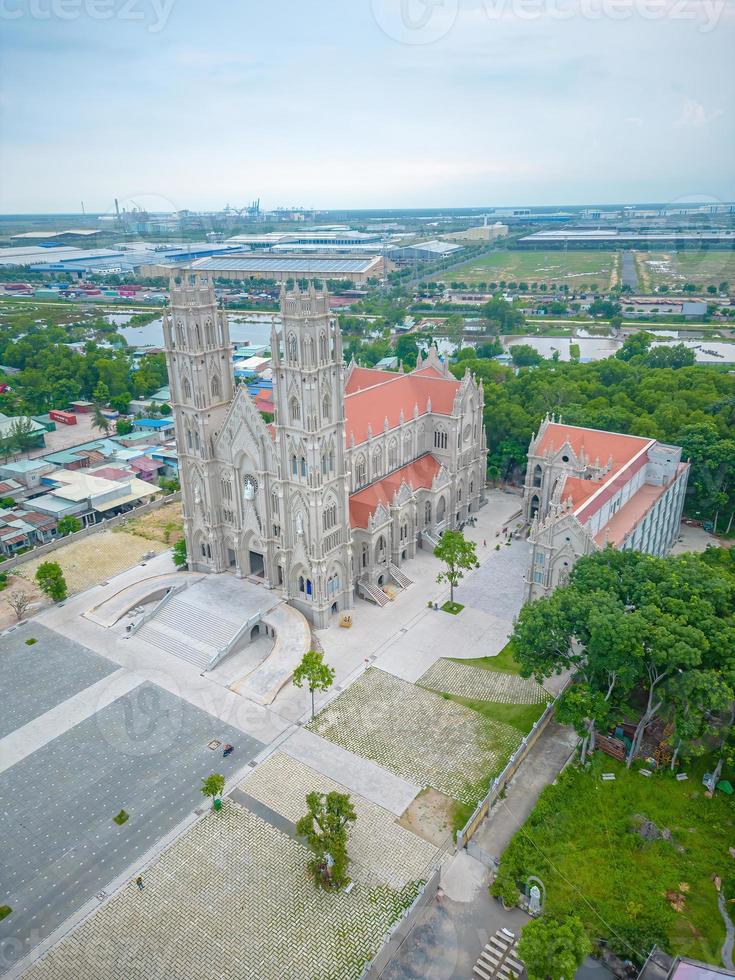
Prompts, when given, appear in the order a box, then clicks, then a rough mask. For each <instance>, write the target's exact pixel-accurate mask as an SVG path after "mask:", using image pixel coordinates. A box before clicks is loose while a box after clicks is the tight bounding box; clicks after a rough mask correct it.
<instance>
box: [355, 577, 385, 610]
mask: <svg viewBox="0 0 735 980" xmlns="http://www.w3.org/2000/svg"><path fill="white" fill-rule="evenodd" d="M358 588H359V590H360V595H361V596H362V597H363V599H367V600H368V601H369V602H374V603H375V605H376V606H387V605H388V603H389V602H390V599H389V598H388V596H387V595H386V594H385V592H383V590H382V589H379V588H378V586H377V585H372V584H371V583H370V582H358Z"/></svg>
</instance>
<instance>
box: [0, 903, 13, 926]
mask: <svg viewBox="0 0 735 980" xmlns="http://www.w3.org/2000/svg"><path fill="white" fill-rule="evenodd" d="M12 911H13V910H12V909H11V907H10V906H9V905H0V922H1V921H2V920H3V919H7V917H8V916H9V915H10V913H11V912H12Z"/></svg>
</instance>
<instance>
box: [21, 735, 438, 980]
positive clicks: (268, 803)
mask: <svg viewBox="0 0 735 980" xmlns="http://www.w3.org/2000/svg"><path fill="white" fill-rule="evenodd" d="M241 787H242V789H238V790H236V791H234V793H233V794H232V799H226V800H225V803H224V807H223V809H222V811H221V813H219V814H216V813H213V812H211V811H210V813H209V814H207V815H206V816H205V817H204V818H202V819H201V820H199V821H198V822H197V823H196V824H195V825H194V826H193V827H191V828H190V829H189V830H188V831H187V832H186V834H184V836H182V837H181V838H179V840H178V841H176V843H174V844H173V845H172V846H171V847H170V848H169V849H168V850H167V851H165V852H164V853H163V854H162V855H161V857H160V858H159V859H158V860H157V861H156V862H155V863H154V864H152V865H151V866H150V867H149V868H148V869H147V871H146V873H145V879H144V880H145V888H144V890H143V891H142V892H140V891H138V890H137V888H136V887H135V884H134V883H132V882H131V883H130V884H128V885H127V887H126V888H124V889H123V890H122V891H121V892H119V893H118V894H117V895H115V896H114V898H112V899H111V900H110V901H109V902H108V903H107V904H105V905H104V906H103V907H101V908H100V909H99V910H98V911H97V912H96V913H95V914H94V915H93V916H91V917H90V918H89V919H87V920H86V921H85V922H84V923H83V924H82V925H81V926H80V927H79V928H78V929H77V930H76V932H74V933H73V934H71V935H70V936H68V937H67V938H66V939H64V940H63V941H62V942H61V943H60V944H59V945H58V946H57V947H56V948H55V949H54V950H52V951H51V953H49V954H48V955H47V956H46V957H45V959H43V960H42V961H40V962H38V963H37V964H36V965H35V966H33V967H32V968H31V969H30V971H29V972H28V973H27V974H26V976H27V978H28V980H110V978H111V977H115V978H117V977H120V978H121V980H122V978H125V980H127V978H133V977H135V978H136V980H138V978H139V980H171V978H176V980H219V978H221V977H237V978H240V980H285V978H288V980H317V978H323V980H357V978H358V977H359V976H360V975H361V972H362V969H363V967H364V965H365V963H366V962H368V961H369V960H370V959H371V958H372V957H373V956H374V955H375V954H376V953H377V951H378V950H379V949H380V947H381V945H382V942H383V938H384V936H385V933H386V932H387V931H388V929H389V928H390V926H391V924H392V923H393V922H394V921H395V920H396V919H397V918H398V917H399V916H400V914H401V912H402V911H403V910H404V909H405V908H406V907H407V906H408V905H409V904H410V903H411V902H412V901H413V899H414V897H415V896H416V895H417V893H418V890H419V888H420V887H421V883H422V876H423V875H424V874H426V873H427V870H428V867H427V866H428V865H429V864H430V862H432V861H433V859H434V858H435V857H436V853H437V852H436V849H435V848H434V847H432V846H431V845H430V844H427V843H426V842H425V841H423V840H421V839H420V838H417V837H415V835H413V834H412V833H410V832H409V831H406V830H404V829H403V828H401V827H399V826H398V825H397V824H396V823H395V822H394V820H395V818H394V817H393V815H391V814H389V813H388V812H387V811H385V810H382V808H380V807H378V806H375V805H374V804H372V803H370V802H368V801H367V800H363V799H361V798H359V797H354V796H353V798H352V799H353V803H354V804H355V808H356V810H357V814H358V818H357V823H356V824H355V827H354V829H353V831H352V834H351V836H350V843H349V848H350V853H351V854H352V856H353V858H354V863H353V865H352V866H351V869H350V870H351V875H352V879H353V881H354V886H353V888H352V890H351V891H350V893H349V894H345V893H343V892H339V893H337V894H331V893H327V892H324V891H322V890H320V889H317V888H316V886H315V885H314V884H313V882H312V881H311V879H310V878H309V876H308V874H307V869H306V866H307V862H308V860H309V852H308V850H307V849H306V848H305V847H304V845H303V844H302V843H301V842H299V841H298V840H297V839H295V838H294V834H293V822H294V821H295V820H296V819H297V818H298V817H299V816H301V815H302V814H303V812H305V804H304V799H305V795H306V792H308V791H309V790H312V789H317V790H322V791H325V792H326V791H329V790H330V789H337V790H342V789H343V787H341V786H340V785H339V784H338V783H334V782H333V781H331V780H328V779H326V778H325V777H322V776H320V775H319V773H317V772H315V771H314V770H312V769H310V768H309V767H308V766H305V765H303V764H301V763H298V762H296V761H295V760H293V759H290V758H288V757H287V756H284V755H281V754H279V753H276V754H275V755H272V756H270V757H269V759H268V760H267V761H266V762H265V763H264V764H263V766H261V767H260V768H259V769H256V770H254V771H253V773H252V774H250V775H248V777H247V778H246V779H245V780H244V781H243V782H242V783H241ZM251 800H252V802H251V808H249V807H248V805H247V804H248V802H249V801H251ZM240 801H243V802H240ZM258 801H262V802H263V805H262V807H260V809H261V813H260V814H259V813H257V812H254V810H257V809H258V808H259V807H258ZM243 803H244V805H243Z"/></svg>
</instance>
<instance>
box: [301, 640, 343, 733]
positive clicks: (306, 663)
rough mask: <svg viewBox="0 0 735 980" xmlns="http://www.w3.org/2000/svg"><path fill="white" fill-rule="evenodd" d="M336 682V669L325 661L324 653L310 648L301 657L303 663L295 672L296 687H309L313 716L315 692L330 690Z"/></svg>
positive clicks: (312, 713) (312, 714)
mask: <svg viewBox="0 0 735 980" xmlns="http://www.w3.org/2000/svg"><path fill="white" fill-rule="evenodd" d="M333 682H334V669H333V668H332V667H330V666H329V664H326V663H325V662H324V654H323V653H320V652H319V651H318V650H309V651H308V652H307V653H305V654H304V656H303V657H302V658H301V663H300V664H299V665H298V667H297V668H296V670H295V671H294V672H293V683H294V686H295V687H303V686H304V684H306V686H307V687H308V688H309V692H310V694H311V717H312V718H313V717H314V692H315V691H328V690H329V688H330V687H331V686H332V684H333Z"/></svg>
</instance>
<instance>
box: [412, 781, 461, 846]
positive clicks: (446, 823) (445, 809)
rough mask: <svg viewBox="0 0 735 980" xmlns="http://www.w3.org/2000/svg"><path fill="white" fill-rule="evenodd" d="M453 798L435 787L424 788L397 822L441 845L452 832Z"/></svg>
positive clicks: (425, 838) (432, 842)
mask: <svg viewBox="0 0 735 980" xmlns="http://www.w3.org/2000/svg"><path fill="white" fill-rule="evenodd" d="M453 806H454V800H452V799H451V798H450V797H449V796H445V795H444V793H440V792H438V791H437V790H435V789H431V788H428V789H425V790H422V792H421V793H419V795H418V796H417V797H416V799H415V800H414V801H413V803H411V804H410V806H409V807H408V809H407V810H406V811H405V813H404V814H403V816H402V817H401V818H400V819H399V821H398V823H399V824H400V825H401V827H405V828H406V830H411V831H413V833H414V834H416V835H417V836H418V837H423V839H424V840H427V841H429V843H431V844H435V845H436V846H437V847H441V846H442V845H443V844H445V843H446V840H447V838H448V837H450V836H451V833H452V808H453Z"/></svg>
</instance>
